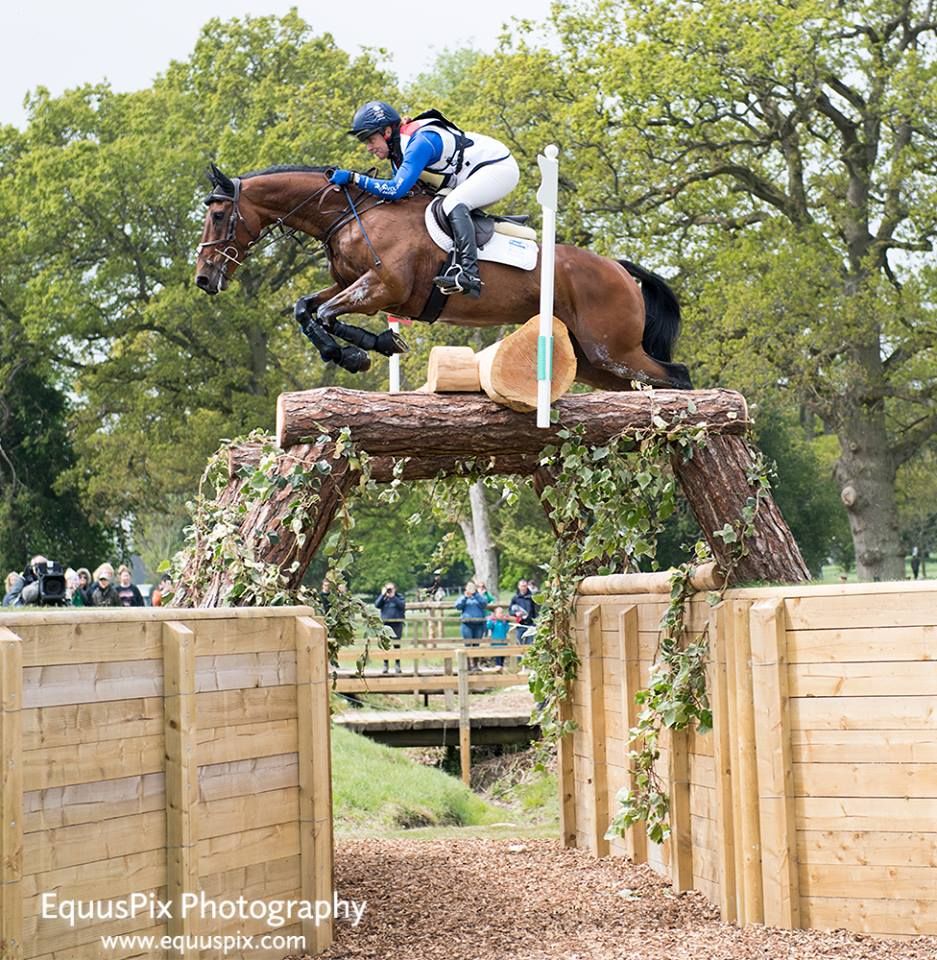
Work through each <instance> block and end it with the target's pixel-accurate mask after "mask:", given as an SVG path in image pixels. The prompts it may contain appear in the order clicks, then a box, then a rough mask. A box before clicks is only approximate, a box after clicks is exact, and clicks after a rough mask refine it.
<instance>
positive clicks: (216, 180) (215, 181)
mask: <svg viewBox="0 0 937 960" xmlns="http://www.w3.org/2000/svg"><path fill="white" fill-rule="evenodd" d="M208 179H209V180H210V181H211V183H212V186H215V187H221V189H222V190H223V191H224V192H225V193H228V194H230V195H231V196H232V197H233V196H234V192H235V191H234V183H233V182H232V180H231V178H230V177H226V176H225V175H224V174H223V173H222V172H221V171H220V170H219V169H218V167H216V166H215V164H214V162H212V164H211V166H210V167H209V170H208Z"/></svg>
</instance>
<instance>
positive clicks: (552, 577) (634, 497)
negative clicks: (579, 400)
mask: <svg viewBox="0 0 937 960" xmlns="http://www.w3.org/2000/svg"><path fill="white" fill-rule="evenodd" d="M696 412H697V411H696V408H695V406H694V404H693V401H692V400H690V401H689V402H688V404H687V408H686V410H685V411H683V412H681V413H680V414H678V415H677V416H675V417H674V418H673V419H671V420H670V421H667V420H665V419H664V418H663V417H661V416H659V415H655V416H654V417H652V421H651V425H650V426H649V427H648V428H647V429H645V430H640V431H637V432H632V433H631V434H629V435H628V436H625V435H621V436H618V437H616V438H615V439H613V440H612V441H610V442H608V443H606V444H604V445H603V446H600V447H589V445H588V444H587V443H586V442H585V440H584V439H583V436H584V431H583V430H582V429H581V428H569V429H567V428H564V429H562V430H560V431H559V432H558V438H559V439H560V441H561V442H560V443H559V444H558V445H554V446H551V447H548V448H547V449H545V450H544V452H543V456H542V458H541V467H542V468H544V469H546V470H547V471H548V472H549V473H550V474H551V485H550V486H548V487H547V488H546V489H545V490H544V492H543V495H542V499H543V500H544V503H545V504H546V506H547V508H548V510H549V511H550V516H551V521H552V522H553V524H554V527H555V528H556V533H557V537H556V542H555V547H554V551H553V554H552V556H551V558H550V560H549V562H548V563H547V564H545V566H544V586H543V591H542V593H541V596H540V599H541V601H542V604H543V606H542V609H541V614H540V618H539V621H538V624H537V633H536V636H535V638H534V641H533V644H532V646H531V650H530V652H529V653H528V655H527V656H526V658H525V662H526V664H527V666H528V668H529V669H530V670H531V680H530V686H531V690H532V692H533V695H534V700H535V702H536V709H535V716H534V719H535V721H536V722H538V723H539V724H540V727H541V732H542V736H543V739H542V745H543V746H549V745H550V744H551V743H553V742H555V741H556V739H557V738H559V737H561V736H563V735H565V734H567V733H569V732H571V730H572V729H573V723H572V721H571V719H569V717H568V714H567V713H564V711H563V710H562V708H561V704H562V702H563V701H564V700H566V699H567V697H568V695H569V691H570V687H571V684H572V682H573V681H574V680H575V678H576V676H577V673H578V668H579V659H578V655H577V653H576V648H575V642H574V638H573V618H574V614H575V603H576V596H577V591H578V587H579V583H580V582H581V580H582V579H583V578H584V577H585V576H588V575H590V574H599V575H604V574H609V573H613V572H622V568H623V567H624V569H625V572H635V571H637V570H638V569H640V567H641V566H643V567H645V568H650V569H651V570H656V569H658V566H659V565H658V562H657V541H658V537H659V535H660V533H661V531H662V529H663V526H664V523H665V521H666V520H667V518H668V517H669V516H670V515H671V514H672V513H673V512H674V509H675V507H676V496H677V481H676V477H675V475H674V472H673V466H672V465H673V461H674V458H675V457H681V458H684V459H689V458H690V457H692V455H693V451H694V449H695V448H697V447H700V446H703V445H705V443H706V441H707V428H706V425H705V424H701V423H699V422H696V421H695V419H694V415H695V414H696ZM746 479H747V480H748V483H749V487H750V489H751V490H752V494H751V496H749V497H748V499H747V501H746V503H745V505H744V507H743V510H742V512H741V516H740V517H739V519H738V521H737V522H736V523H735V524H726V526H725V527H724V528H723V529H722V530H719V531H715V533H714V535H715V536H718V537H720V538H721V539H722V540H723V541H724V542H725V543H726V544H727V545H729V546H730V550H729V560H728V563H727V565H726V569H724V570H723V574H724V579H723V581H722V585H721V587H720V589H719V590H717V591H715V592H714V593H713V594H711V596H710V602H713V603H716V602H718V601H719V600H720V599H721V597H722V594H723V593H724V592H725V589H726V587H727V584H728V583H729V581H730V579H731V577H732V573H733V572H734V570H735V568H736V567H737V565H738V562H739V561H740V560H741V559H742V557H744V556H745V555H746V554H747V552H748V547H747V542H748V540H749V538H750V537H751V535H752V534H753V533H754V530H755V518H756V516H757V513H758V510H759V508H760V506H761V504H762V502H763V501H764V498H765V497H766V496H767V494H768V491H769V490H770V481H769V471H768V468H767V467H766V465H765V462H764V459H763V457H762V456H761V454H760V453H758V452H757V451H753V466H752V468H751V470H750V471H749V474H748V476H747V478H746ZM711 559H712V558H711V556H710V552H709V547H708V545H707V544H706V543H705V542H704V541H699V542H698V543H697V544H695V546H694V547H693V548H692V559H691V560H690V561H688V562H687V563H684V564H682V565H681V566H679V567H678V568H677V569H676V570H675V571H674V572H673V574H672V577H671V590H670V602H669V604H668V607H667V611H666V613H665V615H664V617H663V618H662V620H661V624H660V627H661V640H660V645H659V650H658V655H657V657H656V660H655V664H654V666H653V667H652V670H651V676H650V680H649V684H648V687H647V688H646V689H645V690H641V691H639V692H638V693H637V695H636V698H635V699H636V702H637V703H638V705H639V706H640V707H641V712H640V715H639V720H638V724H637V726H636V727H635V728H633V729H632V730H630V731H629V747H630V751H629V759H630V764H631V773H632V787H631V789H630V790H629V789H625V790H623V791H620V792H619V794H618V797H617V800H618V802H619V811H618V813H617V815H616V816H615V818H614V819H613V821H612V823H611V825H610V826H609V830H608V834H609V835H610V836H611V835H617V834H620V833H622V832H623V831H624V830H626V829H627V828H628V827H630V826H632V825H633V824H635V823H637V822H639V821H641V822H644V823H645V825H646V829H647V832H648V835H649V837H650V838H651V839H652V840H654V841H655V842H661V841H662V840H663V839H664V838H665V837H666V836H668V835H669V824H668V815H669V806H670V800H669V795H668V793H667V791H666V790H665V789H664V785H663V783H662V782H661V780H660V777H659V776H658V774H657V772H656V769H655V768H656V764H657V761H658V760H659V758H660V748H659V743H660V736H661V733H662V732H663V730H664V729H665V728H666V729H670V730H684V729H687V728H688V727H690V726H691V725H695V726H696V728H697V729H698V730H699V731H700V732H704V733H705V732H706V731H708V730H710V729H711V727H712V712H711V709H710V705H709V700H708V696H707V692H706V674H705V670H706V660H707V656H708V638H707V636H706V633H705V631H704V632H703V633H702V634H701V635H699V636H696V637H690V636H688V631H687V626H686V620H685V616H686V601H687V600H688V599H689V597H691V596H692V595H693V593H694V588H693V587H692V584H691V576H692V573H693V571H694V570H695V568H696V567H697V566H699V565H701V564H703V563H706V562H708V561H710V560H711Z"/></svg>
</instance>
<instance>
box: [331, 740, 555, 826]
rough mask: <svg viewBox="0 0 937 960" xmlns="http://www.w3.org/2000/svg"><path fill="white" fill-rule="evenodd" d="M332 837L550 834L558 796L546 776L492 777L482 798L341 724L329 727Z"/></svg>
mask: <svg viewBox="0 0 937 960" xmlns="http://www.w3.org/2000/svg"><path fill="white" fill-rule="evenodd" d="M332 793H333V807H334V814H333V815H334V823H335V831H336V833H337V834H346V835H354V836H374V835H380V836H403V835H405V836H408V837H414V838H417V837H424V838H431V837H439V836H450V835H458V836H485V837H512V836H526V837H529V836H555V835H556V833H557V829H558V826H557V824H558V820H559V801H558V798H557V795H556V780H555V778H554V777H552V776H550V775H543V774H540V775H533V776H531V775H527V776H525V777H524V778H522V782H509V781H508V779H507V778H504V779H503V780H498V781H495V782H494V783H493V784H492V785H491V786H490V788H489V789H488V791H487V796H488V797H490V798H491V799H485V798H483V797H481V796H479V795H477V794H475V793H473V792H472V791H471V790H469V789H468V787H466V786H465V785H464V784H463V783H462V782H461V781H460V780H457V779H456V778H455V777H451V776H449V775H448V774H446V773H443V772H442V771H441V770H438V769H436V768H433V767H429V766H425V765H423V764H420V763H417V762H415V761H414V760H412V759H411V758H410V757H409V756H408V755H407V753H406V751H404V750H400V749H393V748H391V747H385V746H383V745H381V744H378V743H374V742H373V741H371V740H368V739H367V738H366V737H362V736H359V735H358V734H355V733H351V732H350V731H348V730H344V729H342V728H340V727H333V729H332Z"/></svg>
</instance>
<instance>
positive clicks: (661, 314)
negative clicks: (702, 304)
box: [618, 260, 680, 363]
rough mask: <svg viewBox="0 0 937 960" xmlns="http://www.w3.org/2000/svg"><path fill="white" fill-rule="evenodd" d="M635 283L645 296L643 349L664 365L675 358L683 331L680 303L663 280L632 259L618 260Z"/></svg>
mask: <svg viewBox="0 0 937 960" xmlns="http://www.w3.org/2000/svg"><path fill="white" fill-rule="evenodd" d="M618 262H619V263H620V264H621V265H622V266H623V267H624V268H625V269H626V270H627V271H628V273H630V274H631V276H632V277H634V278H635V279H636V280H640V281H641V293H642V294H643V295H644V339H643V346H644V350H645V352H646V353H647V354H648V356H651V357H653V358H654V359H655V360H661V361H663V362H664V363H670V361H671V359H672V357H673V345H674V342H675V341H676V339H677V334H678V333H679V332H680V303H679V301H678V300H677V295H676V294H675V293H674V292H673V290H671V289H670V287H669V286H668V285H667V282H666V281H665V280H664V278H663V277H659V276H658V275H657V274H656V273H651V271H650V270H645V269H644V268H643V267H639V266H638V265H637V264H636V263H632V262H631V261H630V260H619V261H618Z"/></svg>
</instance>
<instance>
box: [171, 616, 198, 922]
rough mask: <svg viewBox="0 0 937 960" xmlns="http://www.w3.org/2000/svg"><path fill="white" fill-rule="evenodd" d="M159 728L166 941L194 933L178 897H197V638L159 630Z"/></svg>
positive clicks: (181, 627)
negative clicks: (161, 736) (162, 759)
mask: <svg viewBox="0 0 937 960" xmlns="http://www.w3.org/2000/svg"><path fill="white" fill-rule="evenodd" d="M163 691H164V692H163V696H164V700H163V723H164V732H165V741H166V892H167V894H168V899H169V900H171V901H172V902H173V904H174V908H173V911H172V917H171V918H170V919H169V921H168V930H169V934H170V936H189V935H191V934H192V933H193V932H194V924H195V915H194V913H193V912H191V911H190V912H189V915H188V916H183V914H182V910H181V903H182V895H183V894H185V893H190V894H198V892H199V866H198V766H197V764H196V755H195V745H196V739H197V738H196V715H195V634H194V633H193V632H192V631H191V630H190V629H189V628H188V627H187V626H186V625H185V624H184V623H180V622H178V621H174V620H171V621H167V622H166V623H164V624H163Z"/></svg>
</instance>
